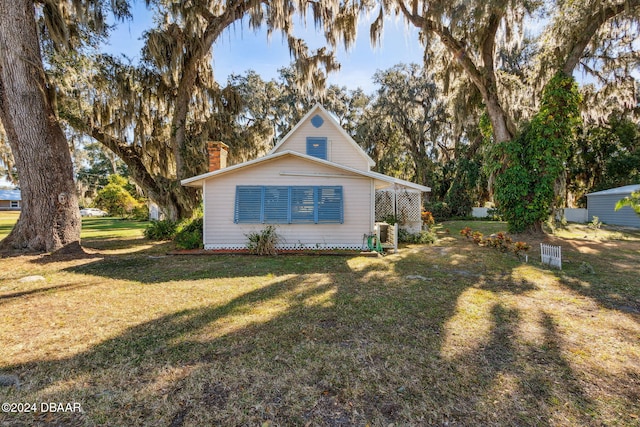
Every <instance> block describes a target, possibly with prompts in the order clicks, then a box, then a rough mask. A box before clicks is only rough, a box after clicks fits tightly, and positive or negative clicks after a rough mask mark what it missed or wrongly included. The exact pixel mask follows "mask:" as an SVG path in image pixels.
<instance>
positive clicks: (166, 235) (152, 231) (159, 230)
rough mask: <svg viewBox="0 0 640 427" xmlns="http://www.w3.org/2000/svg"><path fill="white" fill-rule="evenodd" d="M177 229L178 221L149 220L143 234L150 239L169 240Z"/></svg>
mask: <svg viewBox="0 0 640 427" xmlns="http://www.w3.org/2000/svg"><path fill="white" fill-rule="evenodd" d="M177 230H178V223H177V222H175V221H172V220H170V219H164V220H162V221H151V224H149V225H148V226H147V228H145V230H144V236H145V237H146V238H147V239H150V240H171V239H173V238H174V237H175V235H176V232H177Z"/></svg>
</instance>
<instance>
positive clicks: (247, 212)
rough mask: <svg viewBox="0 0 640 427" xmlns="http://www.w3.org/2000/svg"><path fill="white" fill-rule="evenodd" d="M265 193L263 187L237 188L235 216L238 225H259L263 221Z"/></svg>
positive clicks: (242, 186) (241, 186)
mask: <svg viewBox="0 0 640 427" xmlns="http://www.w3.org/2000/svg"><path fill="white" fill-rule="evenodd" d="M263 192H264V189H263V187H261V186H249V185H239V186H237V187H236V206H235V214H234V222H235V223H236V224H259V223H261V222H262V221H263V214H262V200H263Z"/></svg>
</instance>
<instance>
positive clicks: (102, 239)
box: [0, 211, 148, 249]
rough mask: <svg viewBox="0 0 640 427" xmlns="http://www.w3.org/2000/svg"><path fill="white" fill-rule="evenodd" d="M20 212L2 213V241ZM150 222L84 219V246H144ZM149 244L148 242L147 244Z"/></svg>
mask: <svg viewBox="0 0 640 427" xmlns="http://www.w3.org/2000/svg"><path fill="white" fill-rule="evenodd" d="M18 215H19V212H6V211H5V212H2V211H0V239H3V238H5V237H6V236H7V235H8V234H9V232H11V229H12V228H13V225H14V224H15V223H16V221H17V220H18ZM147 224H148V222H144V221H131V220H125V219H121V218H111V217H104V218H96V217H85V218H82V233H81V239H82V244H83V246H85V247H88V248H95V249H115V248H127V247H131V246H132V245H139V244H144V243H145V242H144V239H143V234H142V233H143V231H144V229H145V227H146V226H147ZM146 243H148V242H146Z"/></svg>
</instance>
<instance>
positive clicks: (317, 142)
mask: <svg viewBox="0 0 640 427" xmlns="http://www.w3.org/2000/svg"><path fill="white" fill-rule="evenodd" d="M307 154H308V155H310V156H313V157H317V158H319V159H323V160H327V138H318V137H308V138H307Z"/></svg>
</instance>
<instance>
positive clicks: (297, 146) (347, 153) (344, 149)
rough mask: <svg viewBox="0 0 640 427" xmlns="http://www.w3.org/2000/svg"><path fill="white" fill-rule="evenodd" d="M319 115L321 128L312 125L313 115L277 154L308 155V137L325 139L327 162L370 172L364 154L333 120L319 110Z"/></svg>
mask: <svg viewBox="0 0 640 427" xmlns="http://www.w3.org/2000/svg"><path fill="white" fill-rule="evenodd" d="M318 114H319V115H320V116H321V117H322V118H323V119H324V123H323V125H322V126H320V127H319V128H316V127H314V126H313V125H312V124H311V119H312V118H313V117H314V116H315V114H313V115H312V116H310V117H309V118H308V119H307V120H306V121H305V122H304V123H301V125H300V126H299V127H298V128H297V129H296V130H295V131H294V132H293V133H292V134H291V135H289V137H288V138H287V140H286V141H285V142H284V143H283V144H282V145H281V146H280V147H278V150H277V151H276V152H282V151H287V150H288V151H295V152H297V153H303V154H307V137H308V136H311V137H324V138H327V142H328V144H327V160H329V161H330V162H334V163H339V164H341V165H344V166H349V167H352V168H354V169H357V170H362V171H368V170H369V163H368V160H367V158H366V157H365V156H364V155H363V153H362V152H361V151H360V150H359V149H358V148H357V147H354V146H353V144H351V142H349V141H348V140H347V139H346V137H345V136H344V134H343V133H342V132H341V131H340V129H339V128H338V127H336V125H335V124H334V122H333V119H330V118H328V117H326V115H325V114H324V113H323V112H321V111H320V110H318Z"/></svg>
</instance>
